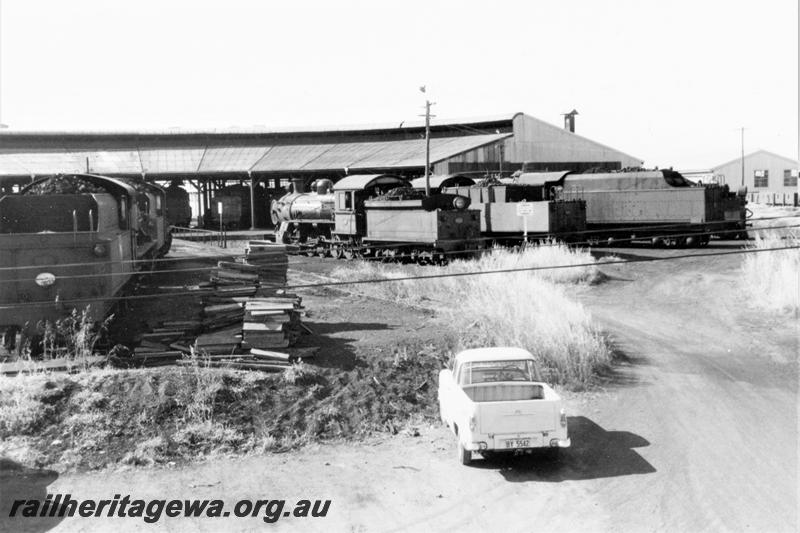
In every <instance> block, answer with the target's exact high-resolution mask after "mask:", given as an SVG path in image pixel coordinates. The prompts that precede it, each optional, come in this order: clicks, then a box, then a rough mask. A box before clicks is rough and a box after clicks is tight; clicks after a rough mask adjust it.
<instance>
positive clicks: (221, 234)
mask: <svg viewBox="0 0 800 533" xmlns="http://www.w3.org/2000/svg"><path fill="white" fill-rule="evenodd" d="M217 214H218V215H219V246H220V248H227V247H228V246H227V244H228V243H227V239H226V238H225V234H224V231H223V228H224V226H223V225H222V202H217Z"/></svg>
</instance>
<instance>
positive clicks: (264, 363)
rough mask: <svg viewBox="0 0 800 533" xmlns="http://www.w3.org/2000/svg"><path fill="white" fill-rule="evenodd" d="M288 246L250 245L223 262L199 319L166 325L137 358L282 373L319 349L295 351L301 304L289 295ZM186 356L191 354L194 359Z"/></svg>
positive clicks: (146, 338) (211, 282) (151, 336)
mask: <svg viewBox="0 0 800 533" xmlns="http://www.w3.org/2000/svg"><path fill="white" fill-rule="evenodd" d="M286 248H287V247H286V246H284V245H280V244H278V245H276V244H275V243H272V242H269V241H250V242H249V244H248V247H247V249H246V255H245V256H243V257H238V258H236V259H235V261H220V262H218V263H217V267H216V268H215V269H214V270H213V272H212V274H211V278H210V280H209V282H207V283H203V284H201V285H200V287H201V288H204V289H212V291H211V294H210V295H208V296H207V297H206V298H205V301H204V303H203V309H202V315H201V318H200V319H199V320H192V321H183V322H180V321H175V322H170V323H167V322H164V323H162V324H161V325H160V327H158V328H155V329H153V330H152V331H151V332H149V333H146V334H144V335H143V336H142V343H141V344H140V346H139V348H137V349H136V354H135V357H139V356H141V357H143V358H146V359H145V360H146V361H147V366H154V365H157V364H159V363H160V362H161V361H163V364H172V363H175V362H177V363H178V364H181V365H184V364H195V363H196V362H197V360H200V361H202V364H203V365H206V366H212V367H214V366H224V367H226V368H242V369H250V370H264V371H274V370H282V369H285V368H287V367H288V366H290V365H291V362H292V361H294V360H298V359H305V358H310V357H313V356H314V354H315V352H316V350H317V349H316V348H295V347H294V346H295V344H296V343H297V340H298V339H299V338H300V336H301V335H302V333H303V332H304V331H305V332H308V333H311V330H310V329H309V328H308V327H307V326H304V325H303V323H302V321H301V316H302V315H303V307H302V300H301V298H300V297H299V296H297V295H295V294H286V293H285V292H284V290H283V287H285V286H286V272H287V270H288V258H287V255H286V253H287V249H286ZM184 355H190V356H192V357H191V358H190V359H186V358H183V359H181V358H182V357H183V356H184Z"/></svg>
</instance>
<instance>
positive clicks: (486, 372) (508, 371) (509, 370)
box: [458, 360, 541, 386]
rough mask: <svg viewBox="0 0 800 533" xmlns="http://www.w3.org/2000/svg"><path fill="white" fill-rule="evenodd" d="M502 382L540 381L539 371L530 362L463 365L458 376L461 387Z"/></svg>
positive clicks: (487, 362)
mask: <svg viewBox="0 0 800 533" xmlns="http://www.w3.org/2000/svg"><path fill="white" fill-rule="evenodd" d="M503 381H541V378H540V376H539V369H538V368H537V367H536V365H535V364H534V362H533V361H531V360H514V361H475V362H471V363H464V364H463V365H461V370H460V372H459V376H458V384H459V385H461V386H464V385H475V384H478V383H498V382H503Z"/></svg>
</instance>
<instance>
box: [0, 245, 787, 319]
mask: <svg viewBox="0 0 800 533" xmlns="http://www.w3.org/2000/svg"><path fill="white" fill-rule="evenodd" d="M798 249H800V245H797V246H779V247H771V248H747V249H739V250H727V251H718V252H704V253H689V254H681V255H671V256H666V257H652V256H649V257H638V258H628V259H618V260H614V259H612V260H606V261H603V262H602V263H597V262H591V263H577V264H564V265H548V266H529V267H518V268H505V269H496V270H475V271H469V272H446V273H440V274H431V275H423V276H420V275H414V276H405V277H393V278H369V279H360V280H349V281H326V282H321V283H301V284H295V285H285V286H282V287H281V288H282V289H285V290H293V289H307V288H320V287H337V286H342V285H363V284H368V283H389V282H399V281H419V280H429V279H440V278H448V277H452V278H455V277H465V276H478V275H488V274H504V273H513V272H534V271H541V270H558V269H568V268H581V267H592V266H595V267H596V266H607V265H615V264H616V265H619V264H628V263H648V262H665V261H676V260H682V259H687V258H698V257H716V256H726V255H737V254H755V253H762V252H775V251H781V250H798ZM215 292H217V289H216V288H211V287H209V288H208V289H197V290H187V291H176V292H168V293H154V294H134V295H127V296H109V297H101V296H98V297H91V298H75V299H65V300H59V301H58V303H60V304H61V305H72V304H79V303H91V302H97V301H123V300H124V301H128V300H141V299H158V298H175V297H179V296H200V297H201V296H205V295H213V294H214V293H215ZM222 296H223V297H224V295H222ZM54 303H56V302H55V301H51V300H46V301H37V302H20V303H16V304H10V305H0V310H6V309H19V308H25V307H41V306H43V305H52V304H54Z"/></svg>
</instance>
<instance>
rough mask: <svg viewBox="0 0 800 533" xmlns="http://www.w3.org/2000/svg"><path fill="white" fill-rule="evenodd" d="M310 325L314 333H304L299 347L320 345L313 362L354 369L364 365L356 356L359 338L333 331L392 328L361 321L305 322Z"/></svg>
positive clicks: (331, 366) (322, 365)
mask: <svg viewBox="0 0 800 533" xmlns="http://www.w3.org/2000/svg"><path fill="white" fill-rule="evenodd" d="M303 324H305V325H306V326H308V327H309V328H310V329H311V331H313V332H314V334H313V335H304V336H303V337H301V338H300V341H299V343H298V345H297V346H298V347H311V346H315V347H319V353H318V354H317V355H316V357H315V358H314V360H313V364H314V365H316V366H319V367H325V368H339V369H342V370H353V369H354V368H355V367H357V366H364V362H363V361H362V360H360V359H359V358H358V357H356V350H355V348H354V347H353V343H355V342H356V341H357V340H358V339H354V338H350V337H334V336H332V334H333V333H339V332H343V331H350V332H353V331H378V330H390V329H392V327H391V326H389V325H388V324H376V323H372V322H369V323H360V322H305V321H304V322H303Z"/></svg>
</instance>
